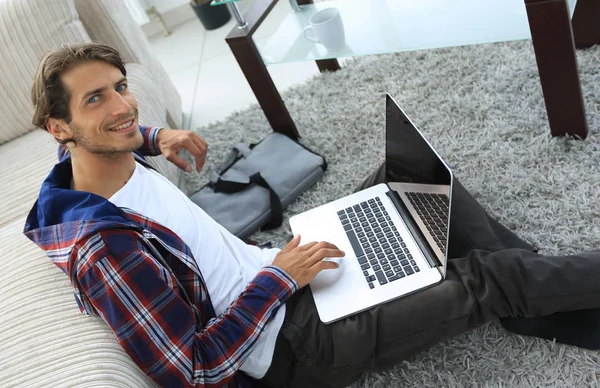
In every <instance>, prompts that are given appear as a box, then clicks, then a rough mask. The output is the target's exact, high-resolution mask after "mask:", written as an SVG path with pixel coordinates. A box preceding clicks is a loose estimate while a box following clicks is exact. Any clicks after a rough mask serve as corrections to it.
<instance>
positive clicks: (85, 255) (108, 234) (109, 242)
mask: <svg viewBox="0 0 600 388" xmlns="http://www.w3.org/2000/svg"><path fill="white" fill-rule="evenodd" d="M142 240H143V239H142V237H141V235H140V234H139V233H138V232H136V231H135V230H132V229H128V228H114V229H100V230H97V231H95V232H93V233H90V234H88V235H86V236H85V237H84V238H82V239H80V240H79V241H78V242H77V243H76V244H75V246H74V247H73V251H72V259H73V265H74V266H76V268H75V269H76V271H77V273H78V274H83V273H85V272H87V271H88V270H89V269H91V268H93V267H94V266H95V265H96V264H97V263H98V262H99V261H100V260H102V259H109V260H111V261H117V262H118V261H121V260H122V259H124V258H126V257H128V256H131V255H132V254H139V252H140V251H142V250H143V245H144V244H143V243H142Z"/></svg>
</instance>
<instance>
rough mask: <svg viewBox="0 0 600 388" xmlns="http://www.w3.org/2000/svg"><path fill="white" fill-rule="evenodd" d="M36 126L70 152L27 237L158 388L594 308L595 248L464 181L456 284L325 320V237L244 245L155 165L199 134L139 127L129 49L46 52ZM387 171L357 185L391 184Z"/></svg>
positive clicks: (201, 153)
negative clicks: (541, 237)
mask: <svg viewBox="0 0 600 388" xmlns="http://www.w3.org/2000/svg"><path fill="white" fill-rule="evenodd" d="M32 97H33V103H34V105H35V107H36V110H35V115H34V119H33V122H34V124H36V125H38V126H40V127H43V128H46V129H47V130H48V131H49V132H50V133H51V134H52V135H53V136H54V137H55V138H56V139H57V141H58V142H59V143H61V144H62V145H64V146H65V147H66V148H67V150H68V152H65V153H64V154H62V160H61V162H60V163H59V164H57V165H56V166H55V167H54V168H53V170H52V172H51V173H50V174H49V176H48V178H47V179H46V180H45V182H44V183H43V185H42V189H41V191H40V195H39V198H38V201H37V202H36V204H35V205H34V208H33V209H32V211H31V213H30V215H29V217H28V220H27V224H26V226H25V234H26V235H27V236H28V237H29V238H30V239H31V240H33V241H34V242H35V243H36V244H38V245H39V246H40V247H41V248H42V249H44V250H45V251H46V252H47V254H48V256H49V257H50V258H51V259H52V260H53V261H54V262H55V263H56V265H58V266H59V267H60V268H61V269H62V270H63V271H64V272H65V273H66V274H67V275H68V276H69V278H70V280H71V284H72V286H73V289H74V292H75V296H76V300H77V302H78V303H79V306H80V309H81V311H82V312H83V313H86V314H93V315H98V316H99V317H101V318H102V319H103V320H104V321H105V322H106V323H107V325H108V326H109V327H110V328H111V329H112V331H113V332H114V334H115V336H116V338H117V339H118V340H119V342H120V343H121V345H122V346H123V348H124V349H125V350H126V351H127V353H128V354H129V355H130V356H131V358H132V359H133V360H134V361H135V362H136V363H137V365H139V367H140V368H141V369H142V370H143V371H144V372H145V373H147V374H148V375H149V376H150V377H151V378H152V379H154V380H155V381H156V382H157V383H159V384H160V385H162V386H164V387H178V386H211V387H212V386H223V385H247V384H249V383H252V382H254V383H256V381H254V379H258V380H260V381H261V383H264V384H267V385H270V386H290V387H342V386H346V385H347V384H349V383H351V382H352V381H354V380H355V379H356V378H358V376H360V374H361V373H363V372H367V371H377V370H382V369H385V368H390V367H392V366H393V365H395V364H396V363H398V361H399V360H401V359H403V358H406V357H409V356H411V355H413V354H415V353H417V352H419V351H421V350H423V349H425V348H427V347H428V346H431V345H432V344H434V343H436V342H438V341H439V340H441V339H443V338H445V337H448V336H451V335H455V334H458V333H460V332H462V331H464V330H466V329H468V328H470V327H473V326H475V325H479V324H482V323H484V322H486V321H488V320H491V319H495V318H498V317H517V316H521V317H531V316H542V315H548V314H552V313H555V312H558V311H569V310H578V309H589V308H594V307H598V306H600V282H598V281H597V279H598V278H599V277H600V261H599V254H598V253H587V254H581V255H578V256H572V257H544V256H541V255H539V254H537V253H536V252H534V251H533V249H532V247H531V246H530V245H528V244H527V243H525V242H523V241H522V240H520V239H519V238H518V237H517V236H515V235H514V234H512V233H511V232H510V231H508V230H507V229H506V228H504V227H503V226H502V225H500V224H499V223H497V222H496V221H494V220H493V219H491V218H490V217H488V215H487V214H486V213H485V211H484V210H483V209H482V208H481V206H479V205H478V204H477V202H476V201H475V200H474V199H473V198H472V197H471V196H470V195H469V194H468V192H467V191H466V190H465V189H464V188H463V187H462V186H460V184H458V185H457V192H456V196H455V201H454V202H453V206H454V208H453V213H454V214H453V218H452V220H451V224H452V236H451V241H452V252H451V253H450V254H451V257H453V258H455V259H453V260H450V262H449V264H448V271H447V272H448V274H447V279H446V280H445V281H443V282H442V283H441V284H439V285H438V286H436V287H433V288H430V289H428V290H425V291H421V292H418V293H416V294H414V295H411V296H407V297H405V298H401V299H398V300H396V301H393V302H390V303H387V304H384V305H381V306H377V307H375V308H373V309H371V310H369V311H367V312H363V313H361V314H357V315H355V316H353V317H349V318H346V319H344V320H341V321H338V322H335V323H333V324H330V325H324V324H322V323H321V322H320V321H319V319H318V315H317V313H316V310H315V307H314V303H313V301H312V297H311V295H310V291H309V289H308V287H304V286H306V285H307V284H308V283H309V282H310V281H311V280H312V279H313V278H314V277H315V276H316V274H317V273H318V272H320V271H322V270H335V268H336V264H334V263H331V262H328V261H323V258H325V257H343V256H344V253H343V252H341V251H340V250H339V249H338V248H337V247H335V246H333V245H332V244H329V243H327V242H308V243H306V244H300V242H301V241H300V237H299V236H296V237H294V239H292V241H291V242H290V243H289V244H287V246H286V247H285V248H283V249H282V250H278V249H265V250H261V249H259V248H257V247H253V246H248V245H246V244H244V243H243V242H242V241H240V240H239V239H237V238H235V237H234V236H232V235H231V234H230V233H228V232H227V231H226V230H225V229H224V228H222V227H221V226H219V225H218V224H216V223H215V222H214V221H213V220H212V219H210V218H209V217H208V216H207V215H206V213H204V212H203V211H202V210H201V209H199V208H198V207H197V206H195V205H194V204H193V203H192V202H191V201H190V200H189V199H188V198H187V197H186V196H185V195H184V194H183V193H181V191H179V190H178V189H177V188H176V187H175V186H173V185H172V184H171V183H170V182H168V181H167V180H166V179H165V178H163V177H162V176H161V175H160V174H158V173H157V172H156V171H154V170H153V169H152V168H150V167H149V166H148V165H147V164H146V163H145V161H144V159H143V158H142V156H141V155H142V154H144V155H156V154H158V153H159V152H162V153H163V154H166V155H168V156H169V158H170V159H171V160H172V161H174V162H176V163H177V164H178V165H179V166H180V167H183V168H186V167H187V166H186V164H185V162H183V161H182V160H180V159H177V157H176V153H177V151H178V150H179V149H180V148H182V147H185V148H187V149H189V150H190V151H191V152H192V153H193V154H194V155H195V157H196V165H197V168H200V167H201V166H202V164H203V163H204V158H205V155H206V150H207V145H206V142H205V141H204V140H203V139H201V138H200V137H198V136H196V135H194V134H192V133H191V132H182V131H172V130H167V129H159V128H146V127H138V123H137V108H136V101H135V98H134V97H133V96H132V95H131V93H130V92H129V90H128V88H127V78H126V72H125V68H124V66H123V63H122V61H121V58H120V57H119V54H118V53H117V52H116V51H115V50H114V49H112V48H110V47H108V46H104V45H98V44H78V45H71V46H69V45H64V46H62V47H61V48H60V49H58V50H57V51H54V52H52V53H50V54H48V55H47V56H45V57H44V58H43V59H42V61H41V63H40V65H39V68H38V71H37V74H36V77H35V82H34V86H33V91H32ZM386 178H387V177H386V176H385V168H384V167H383V166H382V168H380V169H379V170H378V171H376V172H375V174H374V175H372V176H371V177H369V179H367V181H365V183H364V184H363V186H365V187H366V186H368V185H371V184H374V183H377V182H380V181H384V180H385V179H386Z"/></svg>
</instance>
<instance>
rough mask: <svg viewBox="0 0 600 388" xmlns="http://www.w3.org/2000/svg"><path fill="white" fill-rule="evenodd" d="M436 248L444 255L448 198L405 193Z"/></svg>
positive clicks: (427, 194)
mask: <svg viewBox="0 0 600 388" xmlns="http://www.w3.org/2000/svg"><path fill="white" fill-rule="evenodd" d="M406 195H407V197H408V199H409V201H410V203H411V204H412V205H413V207H414V208H415V210H416V211H417V213H418V214H419V216H420V217H421V220H423V223H424V224H425V227H427V230H428V231H429V233H430V234H431V235H432V236H433V238H434V240H435V242H436V244H437V246H438V248H440V250H441V251H442V253H443V254H446V235H447V233H448V203H449V199H448V196H446V195H444V194H431V193H412V192H411V193H406Z"/></svg>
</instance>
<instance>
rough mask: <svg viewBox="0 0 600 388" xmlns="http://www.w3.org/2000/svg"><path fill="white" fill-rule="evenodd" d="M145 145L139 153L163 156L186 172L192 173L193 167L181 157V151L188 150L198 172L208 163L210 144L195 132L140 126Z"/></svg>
mask: <svg viewBox="0 0 600 388" xmlns="http://www.w3.org/2000/svg"><path fill="white" fill-rule="evenodd" d="M140 131H141V132H142V136H143V137H144V145H143V146H142V148H140V149H139V150H138V151H139V152H140V153H141V154H142V155H144V156H156V155H160V154H163V155H164V156H165V158H167V160H168V161H169V162H171V163H173V164H175V165H176V166H177V167H179V168H180V169H182V170H184V171H186V172H192V166H191V165H190V164H189V163H188V162H186V161H185V160H183V159H182V158H180V157H179V151H181V150H182V149H186V150H188V151H189V152H190V153H191V154H192V156H193V157H194V159H195V160H196V170H197V171H198V172H200V170H201V169H202V166H204V162H205V161H206V153H207V152H208V143H206V141H205V140H204V139H203V138H201V137H200V136H198V135H197V134H196V133H194V132H193V131H185V130H181V129H168V128H160V127H144V126H141V125H140Z"/></svg>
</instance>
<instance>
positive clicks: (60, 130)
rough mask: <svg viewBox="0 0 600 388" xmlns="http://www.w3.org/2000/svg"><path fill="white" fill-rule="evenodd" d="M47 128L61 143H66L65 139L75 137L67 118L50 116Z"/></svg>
mask: <svg viewBox="0 0 600 388" xmlns="http://www.w3.org/2000/svg"><path fill="white" fill-rule="evenodd" d="M46 129H47V130H48V132H50V134H51V135H52V136H54V138H55V139H56V141H57V142H59V143H61V144H65V140H68V139H72V138H73V133H72V132H71V130H70V129H69V126H68V125H67V124H66V123H65V120H62V119H55V118H52V117H49V118H48V120H47V121H46Z"/></svg>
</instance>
